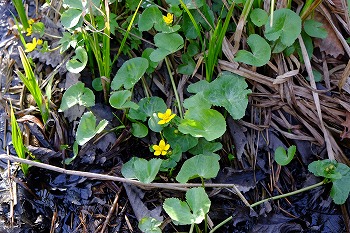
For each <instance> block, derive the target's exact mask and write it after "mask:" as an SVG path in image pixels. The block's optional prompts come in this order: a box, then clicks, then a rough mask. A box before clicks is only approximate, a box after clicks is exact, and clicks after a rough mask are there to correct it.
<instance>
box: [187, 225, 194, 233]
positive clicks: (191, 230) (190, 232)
mask: <svg viewBox="0 0 350 233" xmlns="http://www.w3.org/2000/svg"><path fill="white" fill-rule="evenodd" d="M193 228H194V223H192V224H191V228H190V231H189V232H188V233H192V232H193Z"/></svg>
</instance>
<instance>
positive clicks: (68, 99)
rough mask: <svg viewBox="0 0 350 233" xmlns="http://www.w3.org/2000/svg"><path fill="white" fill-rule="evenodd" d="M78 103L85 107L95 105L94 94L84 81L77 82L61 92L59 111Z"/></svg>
mask: <svg viewBox="0 0 350 233" xmlns="http://www.w3.org/2000/svg"><path fill="white" fill-rule="evenodd" d="M76 104H79V105H82V106H85V107H92V106H94V105H95V95H94V93H93V92H92V91H91V90H90V89H89V88H87V87H84V83H82V82H80V81H79V82H77V83H76V84H74V85H72V86H70V87H69V88H68V89H67V90H66V91H65V92H64V94H63V97H62V101H61V106H60V111H65V110H67V109H68V108H70V107H73V106H74V105H76Z"/></svg>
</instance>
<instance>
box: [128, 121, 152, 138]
mask: <svg viewBox="0 0 350 233" xmlns="http://www.w3.org/2000/svg"><path fill="white" fill-rule="evenodd" d="M131 133H132V135H134V136H135V137H137V138H143V137H146V136H147V134H148V128H147V127H146V126H145V125H144V124H142V123H140V122H135V123H132V124H131Z"/></svg>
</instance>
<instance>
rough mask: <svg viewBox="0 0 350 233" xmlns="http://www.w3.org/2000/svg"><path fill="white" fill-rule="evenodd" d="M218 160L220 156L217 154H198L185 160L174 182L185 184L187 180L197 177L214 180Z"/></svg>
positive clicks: (217, 170) (218, 166)
mask: <svg viewBox="0 0 350 233" xmlns="http://www.w3.org/2000/svg"><path fill="white" fill-rule="evenodd" d="M219 160H220V156H218V155H217V154H211V155H204V154H199V155H196V156H194V157H192V158H190V159H187V160H186V161H185V162H184V164H183V165H182V167H181V169H180V172H179V173H178V174H177V176H176V180H177V181H178V182H180V183H186V182H187V181H188V180H190V179H193V178H197V177H202V178H203V179H210V178H214V177H216V176H217V174H218V172H219V169H220V165H219Z"/></svg>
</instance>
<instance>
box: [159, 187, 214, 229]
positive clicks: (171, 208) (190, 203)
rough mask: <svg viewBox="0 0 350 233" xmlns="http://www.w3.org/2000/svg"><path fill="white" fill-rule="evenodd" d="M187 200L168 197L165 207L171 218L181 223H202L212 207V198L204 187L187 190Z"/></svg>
mask: <svg viewBox="0 0 350 233" xmlns="http://www.w3.org/2000/svg"><path fill="white" fill-rule="evenodd" d="M186 201H187V203H186V202H184V201H180V200H179V199H177V198H167V199H165V201H164V204H163V208H164V210H165V212H166V213H167V214H168V215H169V216H170V218H171V219H172V220H173V221H175V222H176V223H178V224H180V225H189V224H192V223H195V224H199V223H201V222H202V221H203V220H204V218H205V215H206V214H207V213H208V212H209V209H210V204H211V203H210V200H209V197H208V195H207V194H206V193H205V191H204V189H203V188H202V187H199V188H192V189H190V190H188V191H187V192H186Z"/></svg>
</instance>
